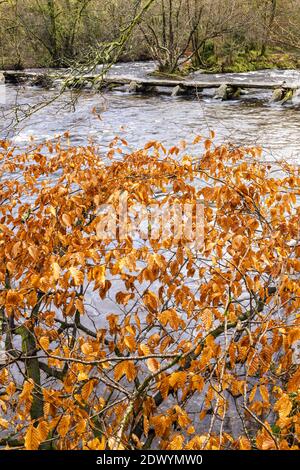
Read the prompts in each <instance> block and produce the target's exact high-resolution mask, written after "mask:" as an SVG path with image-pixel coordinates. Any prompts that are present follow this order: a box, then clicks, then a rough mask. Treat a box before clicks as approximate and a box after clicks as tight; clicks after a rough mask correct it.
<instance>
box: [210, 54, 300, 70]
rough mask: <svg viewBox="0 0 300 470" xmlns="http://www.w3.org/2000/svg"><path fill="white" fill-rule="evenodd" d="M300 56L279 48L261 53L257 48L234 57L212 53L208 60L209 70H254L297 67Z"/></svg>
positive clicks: (299, 65) (299, 64)
mask: <svg viewBox="0 0 300 470" xmlns="http://www.w3.org/2000/svg"><path fill="white" fill-rule="evenodd" d="M299 67H300V57H299V56H297V55H296V54H293V53H287V52H282V51H280V50H278V48H276V49H273V50H272V51H268V52H267V54H266V55H261V54H260V52H259V51H257V50H248V51H247V52H238V53H236V54H235V55H234V56H233V57H230V59H229V57H228V56H224V57H216V56H215V55H211V56H210V57H209V58H208V60H207V72H210V73H220V72H237V73H241V72H252V71H255V70H264V69H274V68H276V69H282V70H283V69H297V68H299Z"/></svg>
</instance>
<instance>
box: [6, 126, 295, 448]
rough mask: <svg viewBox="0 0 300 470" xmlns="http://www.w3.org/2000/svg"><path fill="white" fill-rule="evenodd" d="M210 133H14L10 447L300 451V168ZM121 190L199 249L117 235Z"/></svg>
mask: <svg viewBox="0 0 300 470" xmlns="http://www.w3.org/2000/svg"><path fill="white" fill-rule="evenodd" d="M212 139H213V133H212V135H211V138H209V139H206V140H204V141H203V143H201V139H200V137H197V138H196V139H195V141H194V150H193V151H187V149H185V146H184V144H183V143H182V144H181V145H180V146H174V147H172V148H171V149H169V150H167V149H165V148H164V147H163V145H161V144H160V143H158V142H150V143H149V144H147V145H146V146H145V147H144V148H143V149H140V150H137V151H134V152H133V153H128V151H127V150H126V148H127V147H126V142H125V141H120V140H119V139H116V140H115V141H114V142H113V143H112V145H111V148H110V150H109V152H108V154H107V155H106V156H105V158H103V157H102V156H101V155H99V153H98V152H97V151H96V149H94V148H92V147H91V146H88V147H80V148H73V147H70V146H68V145H67V143H66V142H60V141H57V142H56V143H54V144H53V143H50V142H48V143H46V144H45V145H43V146H42V145H40V146H32V148H29V149H27V150H26V152H22V151H20V150H18V149H15V148H14V147H13V146H11V145H10V144H9V143H8V142H2V143H1V153H0V175H1V182H0V195H1V196H0V197H1V199H0V315H1V322H0V326H1V355H0V362H1V365H0V407H1V417H0V436H1V440H0V442H1V445H2V446H4V447H6V448H12V447H15V448H19V449H38V448H42V449H46V448H47V449H49V448H50V449H153V448H160V449H262V450H269V449H281V450H284V449H299V434H300V421H299V420H300V403H299V398H300V395H299V386H300V369H299V350H297V346H298V345H299V339H300V325H299V307H300V292H299V272H300V260H299V255H300V243H299V203H298V200H299V195H300V194H299V193H300V189H299V188H300V174H299V170H298V169H297V168H295V167H293V166H291V165H289V164H286V163H284V162H278V163H274V165H273V164H272V165H271V164H270V163H266V162H265V161H264V160H263V159H262V158H261V151H260V149H253V148H235V147H233V146H230V145H220V146H214V144H213V140H212ZM202 145H203V147H202ZM120 155H122V159H120ZM192 155H193V156H192ZM124 194H128V210H129V209H131V210H134V206H135V205H136V204H142V205H143V206H144V207H146V208H149V207H150V206H152V205H154V206H155V207H156V208H158V209H161V208H162V207H166V206H172V204H174V203H176V204H179V205H185V204H187V203H188V204H191V205H193V204H196V203H198V202H199V201H200V203H201V204H203V206H204V209H203V227H202V228H203V230H204V232H203V240H202V243H201V244H200V246H198V247H194V246H193V245H190V244H189V243H187V240H186V239H185V237H184V236H182V237H181V238H179V239H178V238H177V239H175V238H174V236H168V237H164V238H162V237H151V236H148V238H147V237H146V238H145V239H143V238H142V237H136V236H132V235H131V234H128V235H126V236H125V237H120V233H119V229H117V231H116V236H115V237H114V236H109V237H107V238H105V237H103V227H104V226H105V223H110V222H111V219H108V220H105V211H103V208H105V207H107V206H108V205H109V207H110V208H117V207H119V204H120V198H121V196H122V195H124ZM116 221H117V222H118V223H119V222H120V220H119V219H118V218H117V219H116ZM191 221H192V225H193V228H196V229H197V230H201V227H200V228H199V226H198V227H197V226H196V225H195V224H196V220H195V213H194V212H192V215H191ZM118 223H117V226H118ZM153 229H154V227H153V226H151V224H149V225H148V228H146V229H144V230H146V233H148V235H149V232H150V231H152V230H153ZM109 233H110V232H109Z"/></svg>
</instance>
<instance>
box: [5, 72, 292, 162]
mask: <svg viewBox="0 0 300 470" xmlns="http://www.w3.org/2000/svg"><path fill="white" fill-rule="evenodd" d="M152 68H153V65H152V64H143V65H141V64H122V65H117V66H115V68H114V69H113V70H112V72H111V73H112V74H115V73H123V74H124V73H126V74H127V75H129V74H130V75H132V76H136V75H139V76H142V75H144V74H145V73H146V72H148V71H149V70H151V69H152ZM228 76H229V77H234V78H235V79H238V80H240V81H241V83H243V81H244V80H247V81H249V79H251V80H254V81H258V80H262V81H275V82H278V81H284V80H286V81H288V82H293V83H299V84H300V71H260V72H250V73H246V74H228ZM202 78H205V80H207V79H209V80H212V81H225V78H224V75H205V74H202ZM56 93H57V91H55V90H51V91H46V90H41V89H39V88H34V87H29V86H22V87H18V88H17V87H15V86H12V85H7V86H6V104H5V105H1V104H0V111H2V113H4V115H2V116H1V114H0V129H2V131H1V136H2V137H5V136H6V135H7V124H8V123H9V121H8V118H7V115H5V113H6V112H8V110H9V109H10V108H11V107H12V106H13V105H14V104H15V103H16V102H17V103H18V105H19V104H23V105H24V104H30V105H34V104H36V103H38V102H42V101H43V100H47V101H49V100H51V99H52V98H53V97H54V96H55V94H56ZM271 93H272V92H271V91H263V90H252V91H250V92H249V93H248V94H247V95H245V96H242V98H240V99H238V100H233V101H227V102H223V101H217V100H215V99H213V97H212V94H213V91H205V92H204V93H203V94H199V95H198V96H197V97H196V96H195V97H190V98H185V97H177V98H172V97H171V96H168V95H158V94H155V95H134V94H130V93H127V92H121V91H114V92H107V93H103V94H96V93H94V92H89V91H83V92H82V93H81V94H80V96H79V97H78V102H77V104H76V106H75V108H73V107H72V106H70V100H71V99H72V98H74V94H73V95H72V93H65V94H64V95H63V96H61V97H60V98H58V99H57V100H56V101H54V102H53V103H52V104H49V105H48V106H47V107H45V108H44V109H42V110H41V111H39V112H38V113H36V114H33V115H32V116H31V117H30V118H28V119H27V120H25V121H21V122H20V123H19V124H18V126H17V127H16V128H14V129H13V130H12V129H11V130H10V134H9V135H10V137H11V138H12V140H13V141H14V142H15V143H18V144H19V145H22V146H23V145H26V143H27V142H28V140H29V138H30V137H31V136H34V137H35V138H36V139H37V140H44V139H48V138H53V137H54V136H55V135H57V134H62V133H64V132H65V131H67V130H69V131H70V132H71V136H72V142H73V143H74V144H80V145H85V144H87V143H88V142H89V140H90V139H92V140H93V141H94V142H95V143H96V144H99V145H100V146H103V149H105V148H106V147H107V145H108V143H109V142H110V141H111V140H112V139H113V138H114V137H115V136H116V135H121V136H122V137H124V138H126V139H127V141H128V142H129V144H130V146H131V147H132V148H137V147H139V146H143V145H144V144H145V142H146V141H148V140H153V139H157V140H160V141H162V142H163V143H164V144H165V145H167V146H172V145H174V143H178V142H179V141H180V140H181V139H186V140H188V141H191V140H193V138H194V136H195V135H197V134H207V133H208V131H209V130H210V129H213V130H215V131H216V134H217V140H218V141H223V142H224V141H226V142H228V141H230V142H233V143H237V144H245V145H252V144H253V145H260V146H262V147H263V149H264V155H265V158H271V157H275V158H285V159H288V160H290V161H293V162H295V163H298V162H299V160H300V139H299V137H300V114H299V113H300V97H299V98H296V99H295V100H294V102H293V103H290V104H286V105H284V106H281V105H278V104H273V105H271V104H269V98H270V96H271ZM93 108H95V109H96V111H97V113H98V115H99V116H100V119H99V117H97V116H96V115H95V114H93V113H92V110H93Z"/></svg>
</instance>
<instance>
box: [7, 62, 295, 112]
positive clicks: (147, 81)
mask: <svg viewBox="0 0 300 470" xmlns="http://www.w3.org/2000/svg"><path fill="white" fill-rule="evenodd" d="M3 77H4V81H5V83H10V84H15V85H17V84H24V83H27V84H30V85H33V86H40V87H43V88H52V87H53V86H55V84H56V83H58V82H60V83H61V82H63V83H64V86H65V88H66V89H67V88H70V89H72V88H75V89H81V88H95V89H109V90H111V89H115V88H116V87H118V88H120V87H122V88H120V89H123V90H126V91H129V92H133V93H153V92H155V91H156V92H159V91H160V90H163V89H171V95H172V96H179V95H182V96H184V95H193V94H196V93H197V92H201V91H203V90H204V89H215V90H216V91H215V94H214V97H215V98H218V99H221V100H229V99H234V98H238V97H239V96H240V95H242V94H245V89H265V90H271V91H272V92H273V93H272V95H271V97H270V102H279V103H281V104H284V103H285V102H287V101H290V100H292V98H293V97H295V96H296V95H300V83H297V84H296V83H287V82H285V81H284V82H281V83H279V82H275V81H273V82H272V81H269V82H266V81H262V80H257V81H254V80H251V79H250V80H249V81H247V80H245V79H243V80H239V79H234V78H229V77H226V74H225V75H224V76H223V77H218V78H217V79H216V78H215V77H214V78H213V79H212V80H209V79H207V75H206V78H205V80H203V79H202V80H201V78H200V77H199V78H197V79H190V78H186V79H185V78H182V79H178V78H174V79H173V78H170V77H166V78H161V77H159V78H158V77H155V76H149V77H142V78H140V77H139V78H135V77H133V76H132V75H129V76H124V75H117V74H112V75H110V74H108V75H106V76H102V75H101V74H98V75H97V74H85V75H84V74H83V75H78V76H76V75H72V74H70V73H66V72H61V71H51V70H50V71H46V72H45V71H43V73H41V72H40V71H6V72H3ZM226 78H228V80H226ZM225 80H226V81H225Z"/></svg>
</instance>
